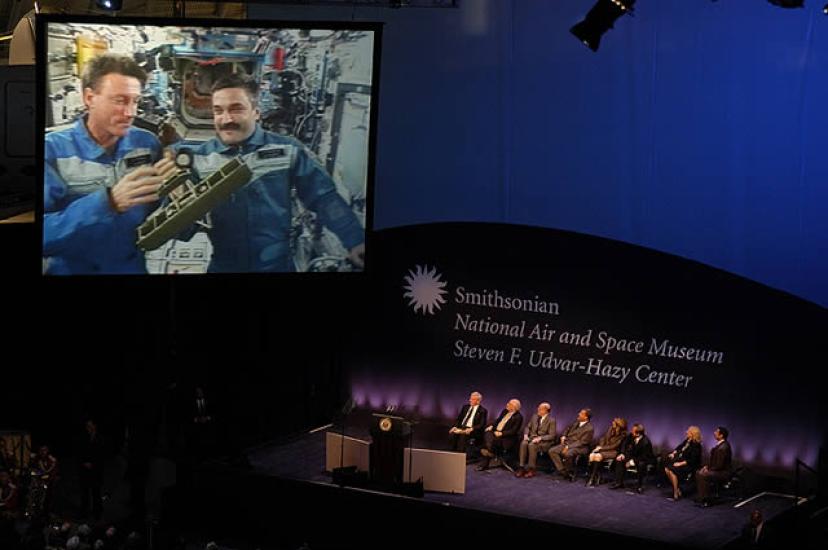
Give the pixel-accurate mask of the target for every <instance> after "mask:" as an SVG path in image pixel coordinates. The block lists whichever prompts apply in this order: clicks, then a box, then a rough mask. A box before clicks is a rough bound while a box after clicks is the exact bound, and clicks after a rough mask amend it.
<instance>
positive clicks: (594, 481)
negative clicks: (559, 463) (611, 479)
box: [586, 418, 627, 487]
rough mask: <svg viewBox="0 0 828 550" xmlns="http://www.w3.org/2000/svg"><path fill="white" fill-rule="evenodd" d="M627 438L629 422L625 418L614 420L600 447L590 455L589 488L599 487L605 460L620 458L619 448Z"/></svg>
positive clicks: (602, 438)
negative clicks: (602, 465) (601, 469)
mask: <svg viewBox="0 0 828 550" xmlns="http://www.w3.org/2000/svg"><path fill="white" fill-rule="evenodd" d="M625 437H627V421H626V420H624V419H623V418H614V419H613V421H612V424H610V427H609V429H607V433H605V434H604V435H603V436H602V437H601V439H599V440H598V445H597V446H596V447H595V448H594V449H592V452H591V453H589V467H590V472H589V479H588V480H587V482H586V484H587V487H597V486H598V484H599V483H600V482H601V473H600V468H601V464H602V463H603V462H604V461H605V460H612V459H614V458H615V457H616V456H618V447H620V446H621V442H622V441H624V438H625Z"/></svg>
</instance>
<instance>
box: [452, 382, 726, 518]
mask: <svg viewBox="0 0 828 550" xmlns="http://www.w3.org/2000/svg"><path fill="white" fill-rule="evenodd" d="M482 399H483V396H482V395H481V394H480V393H479V392H473V393H472V394H471V396H470V397H469V402H468V404H466V405H463V407H462V408H461V409H460V413H459V414H458V415H457V420H456V422H455V423H454V425H453V426H452V427H451V429H450V430H449V446H450V449H451V450H453V451H456V452H466V451H467V449H468V446H469V443H470V441H472V440H473V441H475V442H477V443H478V445H480V454H481V455H482V459H481V460H480V464H479V465H478V470H486V469H488V468H489V467H490V465H491V461H492V460H499V457H500V456H502V455H505V454H506V453H509V452H513V451H514V450H515V448H517V451H518V460H519V466H518V470H517V472H516V473H515V476H516V477H519V478H532V477H534V476H535V475H536V470H537V460H538V456H539V455H542V454H546V455H548V456H549V458H550V459H551V460H552V463H553V465H554V467H555V471H556V472H558V473H559V474H560V475H562V476H564V477H565V478H567V479H569V480H570V481H574V479H575V463H576V461H577V460H578V459H579V457H588V465H589V477H588V479H587V486H591V487H594V486H597V485H598V484H599V482H600V479H601V470H600V468H601V466H602V465H603V464H607V463H609V464H611V466H612V469H613V470H614V473H615V483H613V484H612V485H611V486H610V487H611V488H613V489H620V488H623V487H624V476H625V473H626V472H627V470H630V469H632V470H635V471H636V473H637V477H638V485H637V487H636V491H637V492H639V493H641V492H643V490H644V477H645V475H646V473H647V469H648V467H650V466H651V465H652V464H654V463H655V462H656V458H655V453H654V452H653V445H652V443H651V442H650V440H649V438H648V437H647V435H646V430H645V428H644V426H643V424H641V423H635V424H633V426H632V428H631V429H630V431H629V433H628V432H627V421H626V420H625V419H623V418H615V419H613V421H612V423H611V425H610V426H609V428H608V429H607V431H606V432H605V433H604V435H603V436H601V437H600V438H599V439H598V441H597V443H593V440H594V436H595V429H594V427H593V425H592V412H591V411H590V409H581V410H580V411H579V412H578V416H577V418H576V419H575V421H574V422H573V423H572V424H570V425H569V426H567V427H566V428H565V429H564V431H563V432H562V433H561V435H558V432H557V425H556V421H555V418H554V417H553V416H552V415H551V412H552V407H551V405H550V404H549V403H541V404H540V405H538V408H537V412H536V413H535V414H533V415H532V417H531V418H530V419H529V422H528V423H527V424H526V425H525V426H524V425H523V416H522V415H521V413H520V408H521V404H520V401H519V400H518V399H511V400H509V402H508V403H506V407H505V408H504V409H503V410H502V411H501V412H500V414H499V415H498V416H497V418H496V419H495V420H494V421H493V422H487V419H488V411H486V408H485V407H483V406H482V405H481V401H482ZM521 428H522V430H521ZM521 434H522V437H521ZM714 437H715V439H716V444H715V446H714V447H713V448H712V449H711V451H710V461H709V464H708V465H706V466H703V467H702V465H701V463H702V445H701V442H702V436H701V430H700V429H699V428H698V427H696V426H690V427H689V428H688V429H687V432H686V434H685V439H684V441H682V442H681V443H680V444H679V445H678V446H676V448H675V449H673V450H672V451H671V452H670V453H668V454H667V455H666V456H665V457H664V460H663V468H664V473H665V475H666V476H667V479H668V480H669V481H670V484H671V485H672V489H673V495H672V497H671V500H679V499H680V498H681V497H682V493H681V489H680V481H681V480H683V479H685V478H687V477H689V476H690V475H691V474H692V475H695V478H696V484H697V487H698V495H697V499H696V500H697V501H698V502H699V503H700V504H701V505H703V506H709V504H710V499H709V496H710V483H711V482H724V481H727V480H728V479H729V478H730V476H731V462H732V450H731V447H730V443H728V441H727V438H728V430H727V428H725V427H722V426H720V427H717V428H716V430H715V432H714ZM481 442H482V445H481Z"/></svg>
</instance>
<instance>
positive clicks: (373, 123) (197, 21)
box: [35, 14, 384, 281]
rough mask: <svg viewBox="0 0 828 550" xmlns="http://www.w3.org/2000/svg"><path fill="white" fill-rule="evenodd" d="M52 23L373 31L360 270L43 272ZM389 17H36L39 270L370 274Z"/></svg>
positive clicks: (226, 276) (325, 277)
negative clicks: (380, 19)
mask: <svg viewBox="0 0 828 550" xmlns="http://www.w3.org/2000/svg"><path fill="white" fill-rule="evenodd" d="M51 23H74V24H90V25H113V26H117V25H125V26H137V25H144V26H169V27H211V28H222V27H226V28H259V29H261V28H274V29H280V28H288V29H307V30H331V31H337V30H364V31H370V32H372V33H373V59H372V66H371V106H370V111H369V112H370V117H371V119H370V121H369V136H368V159H367V175H366V189H365V197H366V201H367V206H366V212H365V241H364V242H365V256H364V267H363V269H362V270H361V271H354V272H295V271H294V272H259V271H251V272H239V273H209V272H208V273H202V274H198V275H197V276H183V277H182V276H176V275H174V274H150V273H141V274H110V273H103V274H76V275H46V274H45V273H43V268H42V261H43V228H44V224H43V221H44V198H45V197H44V194H45V193H44V191H45V189H44V183H43V182H44V177H45V161H44V156H45V131H46V75H47V53H48V52H47V40H48V39H47V36H48V35H47V28H48V25H49V24H51ZM383 28H384V23H381V22H366V21H346V20H338V21H319V20H302V19H295V20H281V19H280V20H258V19H257V20H249V19H206V18H178V17H131V16H127V17H124V16H118V15H114V16H102V15H68V14H38V15H37V16H36V18H35V29H36V44H35V47H36V50H35V103H36V105H35V120H36V128H35V165H36V178H37V180H36V184H35V225H36V226H37V230H36V232H35V233H36V239H37V241H38V247H39V248H38V256H37V257H38V261H39V262H41V265H39V266H38V272H39V273H40V277H41V279H43V280H49V281H53V280H54V281H59V280H77V279H89V280H101V279H144V278H150V279H170V278H172V279H176V280H179V279H182V278H184V279H205V278H208V279H237V278H244V279H247V278H261V277H265V278H269V277H278V278H286V279H291V280H295V279H303V278H309V279H314V280H316V279H321V280H330V279H341V278H345V279H352V278H360V279H362V278H363V277H367V276H369V275H370V273H371V272H372V268H371V266H372V264H373V263H374V261H375V260H374V259H373V258H371V250H372V240H373V238H372V234H373V233H374V188H375V178H376V146H377V130H378V122H377V121H378V115H379V107H380V105H379V98H380V83H381V59H382V32H383Z"/></svg>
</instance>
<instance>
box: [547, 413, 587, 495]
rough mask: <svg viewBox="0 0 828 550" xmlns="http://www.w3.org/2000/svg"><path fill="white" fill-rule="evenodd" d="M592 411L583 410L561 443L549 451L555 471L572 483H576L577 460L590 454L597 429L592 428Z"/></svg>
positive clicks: (562, 437) (563, 436) (564, 434)
mask: <svg viewBox="0 0 828 550" xmlns="http://www.w3.org/2000/svg"><path fill="white" fill-rule="evenodd" d="M591 419H592V411H591V410H589V409H581V410H580V412H578V418H576V419H575V422H573V423H572V424H571V425H570V426H569V427H568V428H567V429H566V431H564V433H563V435H562V436H561V442H560V444H558V445H555V446H554V447H552V448H551V449H549V458H551V459H552V463H553V464H555V469H556V470H557V471H558V472H559V473H560V474H561V475H562V476H564V477H568V478H569V480H570V481H575V469H574V468H573V465H574V464H575V459H576V458H577V457H578V456H579V455H587V454H589V450H590V449H591V448H592V438H593V436H594V435H595V429H594V428H593V427H592V422H591Z"/></svg>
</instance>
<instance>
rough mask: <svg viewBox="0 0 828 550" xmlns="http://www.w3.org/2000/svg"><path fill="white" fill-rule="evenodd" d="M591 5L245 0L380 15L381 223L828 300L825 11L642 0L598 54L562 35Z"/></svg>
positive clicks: (319, 13)
mask: <svg viewBox="0 0 828 550" xmlns="http://www.w3.org/2000/svg"><path fill="white" fill-rule="evenodd" d="M592 4H593V1H592V0H554V1H550V0H463V1H462V2H461V5H462V8H461V9H459V10H450V9H447V10H442V9H433V10H419V9H403V10H389V9H370V8H356V9H353V8H342V9H328V8H324V9H323V8H316V9H307V8H285V7H275V6H251V7H250V16H251V17H259V18H269V19H280V18H281V19H291V18H313V19H350V18H352V17H353V18H355V19H357V20H379V21H385V22H386V23H387V25H386V32H385V34H384V44H383V63H382V79H381V94H380V107H381V111H380V120H379V134H378V147H377V162H378V163H377V181H376V193H375V228H377V229H382V228H387V227H394V226H400V225H407V224H415V223H425V222H434V221H495V222H506V223H518V224H530V225H539V226H546V227H554V228H560V229H566V230H572V231H578V232H583V233H588V234H592V235H599V236H603V237H608V238H612V239H618V240H621V241H625V242H630V243H635V244H640V245H643V246H647V247H651V248H654V249H656V250H660V251H664V252H669V253H672V254H677V255H680V256H684V257H687V258H691V259H695V260H699V261H701V262H704V263H707V264H709V265H712V266H716V267H719V268H722V269H725V270H728V271H731V272H733V273H736V274H739V275H743V276H745V277H748V278H751V279H754V280H756V281H759V282H762V283H764V284H767V285H769V286H771V287H774V288H779V289H782V290H785V291H788V292H791V293H793V294H795V295H798V296H801V297H804V298H806V299H808V300H811V301H814V302H817V303H819V304H821V305H823V306H825V305H828V163H826V161H825V159H826V155H825V154H824V151H825V148H826V146H828V113H826V109H825V101H826V97H828V18H827V17H825V16H824V15H823V14H822V11H821V3H819V2H817V3H814V2H809V3H808V6H807V8H806V9H799V10H782V9H779V8H776V7H774V6H771V5H769V4H768V3H767V2H764V1H761V0H728V1H726V2H710V1H709V0H640V1H639V2H638V5H637V11H636V14H635V17H625V18H622V19H621V20H620V21H619V22H618V24H617V25H616V28H615V30H612V31H610V32H609V33H608V34H607V35H606V37H605V38H604V40H603V44H602V46H601V49H600V50H599V52H598V53H597V54H594V53H592V52H591V51H589V50H588V49H587V48H585V47H584V46H583V45H581V44H580V43H579V42H578V41H577V40H576V39H575V38H574V37H572V36H571V35H570V34H569V32H568V29H569V27H570V26H571V25H572V24H573V23H575V22H576V21H578V20H579V19H580V18H581V17H582V16H583V15H584V14H585V13H586V12H587V11H588V10H589V8H590V7H591V6H592ZM816 4H819V5H816ZM496 246H497V245H495V244H493V247H496ZM495 251H496V250H495Z"/></svg>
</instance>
